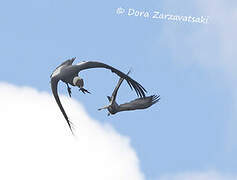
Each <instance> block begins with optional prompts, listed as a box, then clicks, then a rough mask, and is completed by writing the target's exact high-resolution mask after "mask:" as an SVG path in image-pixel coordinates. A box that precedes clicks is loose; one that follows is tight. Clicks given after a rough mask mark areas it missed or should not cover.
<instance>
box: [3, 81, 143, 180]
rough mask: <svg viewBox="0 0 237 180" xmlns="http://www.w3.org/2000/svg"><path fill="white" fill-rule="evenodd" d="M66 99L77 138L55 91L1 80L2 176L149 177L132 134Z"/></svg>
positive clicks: (106, 179) (10, 178) (139, 179)
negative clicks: (130, 135) (133, 146)
mask: <svg viewBox="0 0 237 180" xmlns="http://www.w3.org/2000/svg"><path fill="white" fill-rule="evenodd" d="M61 99H62V103H63V104H64V107H65V109H66V111H67V112H68V115H69V117H70V119H71V121H73V122H74V124H75V126H76V129H77V131H76V138H74V137H73V136H72V135H71V133H70V130H69V128H68V127H67V124H66V122H65V120H64V118H63V116H62V114H61V112H60V111H59V108H58V107H57V105H56V102H55V100H54V99H53V97H52V96H51V95H50V94H48V93H45V92H38V91H36V90H34V89H32V88H28V87H24V88H23V87H16V86H13V85H9V84H6V83H0V112H1V120H0V143H1V146H0V172H1V173H0V179H4V180H15V179H24V180H28V179H30V180H32V179H34V180H42V179H57V180H60V179H70V180H74V179H75V180H78V179H83V180H95V179H96V180H126V179H128V180H131V179H132V180H142V179H144V175H143V173H142V172H141V171H140V169H139V160H138V158H137V156H136V153H135V151H134V150H133V149H132V147H131V145H130V142H129V139H128V138H127V137H124V136H122V135H120V134H118V133H117V132H116V131H115V130H114V129H113V128H112V127H111V126H110V125H108V124H101V123H99V122H97V121H95V120H93V119H91V118H90V117H89V116H88V115H87V113H86V112H85V110H84V109H83V107H82V106H81V105H80V104H79V103H78V102H76V101H74V100H71V99H69V98H66V97H64V96H63V97H61Z"/></svg>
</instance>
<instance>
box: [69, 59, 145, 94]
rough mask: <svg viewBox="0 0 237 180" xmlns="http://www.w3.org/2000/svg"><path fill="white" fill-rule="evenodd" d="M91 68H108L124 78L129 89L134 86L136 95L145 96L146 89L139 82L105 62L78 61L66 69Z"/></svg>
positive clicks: (74, 70) (79, 69)
mask: <svg viewBox="0 0 237 180" xmlns="http://www.w3.org/2000/svg"><path fill="white" fill-rule="evenodd" d="M91 68H105V69H110V70H111V71H112V72H114V73H116V74H117V75H118V76H119V77H121V78H124V79H126V81H127V83H128V84H129V86H130V87H131V89H133V88H134V89H135V91H136V93H137V95H138V96H140V97H145V92H146V89H145V88H144V87H143V86H142V85H141V84H139V83H138V82H137V81H135V80H133V79H132V78H130V77H129V76H128V75H126V74H124V73H123V72H121V71H120V70H118V69H116V68H114V67H112V66H109V65H107V64H104V63H100V62H96V61H86V62H81V63H78V64H77V65H72V66H69V67H67V70H69V71H73V72H75V73H79V72H80V71H82V70H85V69H91Z"/></svg>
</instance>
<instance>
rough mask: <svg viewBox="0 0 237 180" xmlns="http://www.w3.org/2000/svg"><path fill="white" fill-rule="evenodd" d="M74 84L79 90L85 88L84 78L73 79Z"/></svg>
mask: <svg viewBox="0 0 237 180" xmlns="http://www.w3.org/2000/svg"><path fill="white" fill-rule="evenodd" d="M73 84H74V85H75V86H77V87H79V88H83V86H84V81H83V79H82V78H80V77H78V76H76V77H74V78H73Z"/></svg>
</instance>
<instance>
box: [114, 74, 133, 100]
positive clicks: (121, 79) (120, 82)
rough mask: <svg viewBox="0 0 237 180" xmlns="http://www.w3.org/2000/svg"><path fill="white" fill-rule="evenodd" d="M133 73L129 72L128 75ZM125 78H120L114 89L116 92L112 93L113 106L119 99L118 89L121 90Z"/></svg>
mask: <svg viewBox="0 0 237 180" xmlns="http://www.w3.org/2000/svg"><path fill="white" fill-rule="evenodd" d="M130 72H131V71H130V70H129V71H128V73H127V75H128V74H129V73H130ZM123 80H124V78H120V79H119V81H118V84H117V85H116V87H115V88H114V91H113V93H112V96H111V98H112V99H111V101H112V102H111V104H113V102H114V101H115V100H116V97H117V93H118V89H119V88H120V86H121V84H122V82H123Z"/></svg>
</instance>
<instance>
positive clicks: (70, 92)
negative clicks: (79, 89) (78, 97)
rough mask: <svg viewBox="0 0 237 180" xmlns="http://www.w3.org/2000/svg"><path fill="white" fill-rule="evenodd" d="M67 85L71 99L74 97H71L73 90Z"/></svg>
mask: <svg viewBox="0 0 237 180" xmlns="http://www.w3.org/2000/svg"><path fill="white" fill-rule="evenodd" d="M66 84H67V91H68V94H69V96H70V97H72V96H71V94H72V91H71V88H70V87H69V85H68V83H66Z"/></svg>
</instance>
